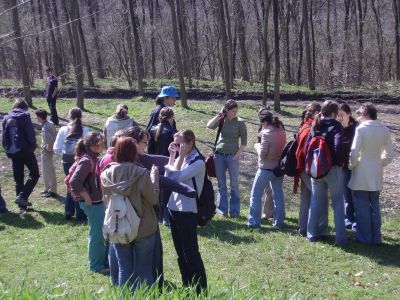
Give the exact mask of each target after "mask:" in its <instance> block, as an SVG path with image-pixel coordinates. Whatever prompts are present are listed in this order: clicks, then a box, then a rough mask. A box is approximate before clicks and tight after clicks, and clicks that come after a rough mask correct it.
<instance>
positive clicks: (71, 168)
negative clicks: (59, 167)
mask: <svg viewBox="0 0 400 300" xmlns="http://www.w3.org/2000/svg"><path fill="white" fill-rule="evenodd" d="M83 157H87V158H89V160H90V163H91V164H92V166H91V169H92V170H93V160H92V158H91V157H90V156H89V155H88V154H83V155H82V156H81V157H78V158H77V159H76V160H75V161H74V163H73V164H72V166H71V167H70V168H69V171H68V175H67V176H66V177H65V179H64V183H65V185H66V186H67V192H68V193H71V196H72V199H73V200H74V201H78V200H79V199H80V198H81V196H80V195H75V194H73V193H72V191H71V183H70V181H71V178H72V175H74V173H75V171H76V167H77V166H78V163H79V161H80V160H81V158H83ZM90 175H91V173H89V175H88V176H87V177H86V179H85V181H84V182H83V185H85V184H86V182H87V181H88V180H89V177H90Z"/></svg>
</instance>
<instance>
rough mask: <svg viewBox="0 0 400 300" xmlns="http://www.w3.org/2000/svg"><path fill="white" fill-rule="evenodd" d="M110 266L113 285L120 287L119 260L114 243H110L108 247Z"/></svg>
mask: <svg viewBox="0 0 400 300" xmlns="http://www.w3.org/2000/svg"><path fill="white" fill-rule="evenodd" d="M108 265H109V266H110V281H111V284H112V285H118V275H119V269H118V260H117V254H116V253H115V247H114V244H113V243H110V244H109V247H108Z"/></svg>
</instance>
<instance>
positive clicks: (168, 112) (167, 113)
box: [155, 107, 174, 142]
mask: <svg viewBox="0 0 400 300" xmlns="http://www.w3.org/2000/svg"><path fill="white" fill-rule="evenodd" d="M173 117H174V111H173V110H172V108H170V107H164V108H162V109H161V110H160V116H159V117H158V118H159V120H160V125H159V126H158V128H157V132H156V136H155V140H156V142H158V140H159V138H160V135H161V133H162V132H163V129H164V126H165V124H166V123H168V119H170V118H173Z"/></svg>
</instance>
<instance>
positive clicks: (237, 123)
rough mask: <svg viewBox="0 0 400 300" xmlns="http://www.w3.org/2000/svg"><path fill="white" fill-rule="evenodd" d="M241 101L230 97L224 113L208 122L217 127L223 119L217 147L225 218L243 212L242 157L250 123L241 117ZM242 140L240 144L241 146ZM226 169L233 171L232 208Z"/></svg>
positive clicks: (220, 199)
mask: <svg viewBox="0 0 400 300" xmlns="http://www.w3.org/2000/svg"><path fill="white" fill-rule="evenodd" d="M237 113H238V104H237V102H236V101H234V100H228V101H227V102H226V103H225V105H224V107H223V109H221V112H220V113H219V114H217V115H216V116H215V117H214V118H212V119H211V120H210V121H208V123H207V128H210V129H216V128H218V126H219V124H220V122H223V125H222V129H221V134H220V136H219V139H218V141H217V145H216V149H215V159H214V161H215V172H216V175H217V180H218V206H217V213H218V214H219V215H220V216H221V217H226V216H227V215H228V211H229V214H230V216H231V217H232V218H235V217H239V215H240V192H239V159H240V156H241V155H242V153H243V151H244V149H245V148H246V145H247V129H246V123H245V122H244V121H243V120H242V119H241V118H239V117H237ZM239 139H240V145H239ZM226 171H228V173H229V180H230V184H231V198H230V205H229V207H228V189H227V186H226Z"/></svg>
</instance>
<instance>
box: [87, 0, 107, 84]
mask: <svg viewBox="0 0 400 300" xmlns="http://www.w3.org/2000/svg"><path fill="white" fill-rule="evenodd" d="M87 5H88V8H89V14H90V25H91V27H92V30H93V43H94V48H95V49H94V50H95V55H96V74H97V77H98V78H101V79H103V78H105V77H106V72H105V70H104V65H103V59H102V57H101V48H100V39H99V31H98V30H97V24H96V23H97V20H98V18H97V15H95V11H98V10H99V5H98V3H97V0H94V1H93V0H87Z"/></svg>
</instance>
